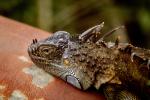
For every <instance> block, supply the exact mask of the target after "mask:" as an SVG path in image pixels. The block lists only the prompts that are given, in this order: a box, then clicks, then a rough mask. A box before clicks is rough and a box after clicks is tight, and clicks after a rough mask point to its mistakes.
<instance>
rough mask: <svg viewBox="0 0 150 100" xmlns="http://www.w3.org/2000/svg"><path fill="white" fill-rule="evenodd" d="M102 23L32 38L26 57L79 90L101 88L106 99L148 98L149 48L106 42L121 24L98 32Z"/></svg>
mask: <svg viewBox="0 0 150 100" xmlns="http://www.w3.org/2000/svg"><path fill="white" fill-rule="evenodd" d="M103 26H104V23H101V24H99V25H96V26H94V27H92V28H89V29H88V30H86V31H85V32H83V33H82V34H81V35H79V36H78V37H73V36H71V35H70V34H69V33H68V32H66V31H57V32H55V33H54V34H53V35H52V36H50V37H48V38H46V39H44V40H40V41H37V39H33V43H32V44H31V45H30V46H29V48H28V53H29V56H30V58H31V60H32V61H33V62H34V63H35V64H36V65H37V66H38V67H39V68H42V69H43V70H45V71H46V72H48V73H50V74H52V75H54V76H56V77H59V78H61V79H63V80H64V81H66V82H68V83H70V84H71V85H73V86H74V87H76V88H78V89H81V90H87V89H89V88H90V87H95V88H96V89H98V90H99V89H102V90H103V92H104V95H105V96H106V98H107V100H140V99H144V100H146V99H150V98H149V97H148V93H149V85H150V80H149V78H150V66H149V65H150V50H147V49H143V48H138V47H134V46H133V45H131V44H128V43H119V39H116V41H115V43H106V42H105V41H104V38H106V37H107V36H109V35H111V34H112V33H113V32H115V31H116V30H117V29H119V28H121V27H118V28H115V29H113V30H112V31H110V32H108V33H106V34H101V32H100V31H101V29H102V27H103Z"/></svg>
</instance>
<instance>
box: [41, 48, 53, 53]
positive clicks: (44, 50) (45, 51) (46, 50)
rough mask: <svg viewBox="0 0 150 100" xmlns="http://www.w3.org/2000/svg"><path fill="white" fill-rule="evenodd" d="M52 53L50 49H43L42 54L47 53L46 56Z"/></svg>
mask: <svg viewBox="0 0 150 100" xmlns="http://www.w3.org/2000/svg"><path fill="white" fill-rule="evenodd" d="M50 51H51V50H50V49H48V48H43V49H42V52H43V53H45V54H49V53H50Z"/></svg>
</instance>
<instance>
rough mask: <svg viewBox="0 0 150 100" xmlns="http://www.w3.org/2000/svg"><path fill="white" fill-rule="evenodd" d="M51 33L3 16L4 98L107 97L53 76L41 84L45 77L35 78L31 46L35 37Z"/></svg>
mask: <svg viewBox="0 0 150 100" xmlns="http://www.w3.org/2000/svg"><path fill="white" fill-rule="evenodd" d="M49 35H50V34H49V33H48V32H45V31H42V30H40V29H37V28H33V27H31V26H28V25H25V24H22V23H19V22H16V21H13V20H10V19H7V18H4V17H2V16H0V100H7V99H10V100H104V97H103V96H102V95H101V94H99V93H95V92H90V91H89V92H87V91H86V92H85V91H80V90H78V89H76V88H74V87H72V86H71V85H69V84H67V83H65V82H63V81H61V80H60V79H56V78H54V77H52V76H48V77H49V78H48V79H45V80H48V81H46V82H47V84H46V85H42V86H39V85H37V84H38V82H41V83H40V84H42V82H43V81H42V80H43V78H42V76H40V75H39V77H38V81H37V80H36V81H35V80H34V77H36V74H35V76H34V75H33V73H36V72H35V71H33V69H34V68H35V67H33V63H32V62H31V61H30V59H29V57H28V54H27V48H28V45H30V43H31V42H32V39H34V38H37V39H41V38H46V37H47V36H49ZM29 69H30V70H32V71H33V73H32V72H30V71H29ZM37 76H38V75H37ZM34 82H35V83H34ZM46 82H45V83H46ZM18 98H19V99H18Z"/></svg>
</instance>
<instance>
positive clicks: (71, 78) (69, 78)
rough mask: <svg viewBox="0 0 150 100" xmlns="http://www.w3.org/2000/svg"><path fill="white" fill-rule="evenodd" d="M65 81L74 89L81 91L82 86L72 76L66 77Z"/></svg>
mask: <svg viewBox="0 0 150 100" xmlns="http://www.w3.org/2000/svg"><path fill="white" fill-rule="evenodd" d="M66 81H67V82H68V83H69V84H71V85H73V86H74V87H76V88H78V89H82V86H81V84H80V82H79V80H78V79H77V78H76V77H74V76H72V75H67V76H66Z"/></svg>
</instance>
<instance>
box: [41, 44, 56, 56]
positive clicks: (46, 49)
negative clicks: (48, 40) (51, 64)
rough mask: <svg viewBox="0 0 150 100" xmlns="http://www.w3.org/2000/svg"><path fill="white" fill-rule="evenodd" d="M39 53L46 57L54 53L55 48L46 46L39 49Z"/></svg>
mask: <svg viewBox="0 0 150 100" xmlns="http://www.w3.org/2000/svg"><path fill="white" fill-rule="evenodd" d="M39 50H40V52H41V53H43V54H45V55H48V54H51V53H52V52H54V51H56V48H54V47H47V46H41V47H40V48H39Z"/></svg>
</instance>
